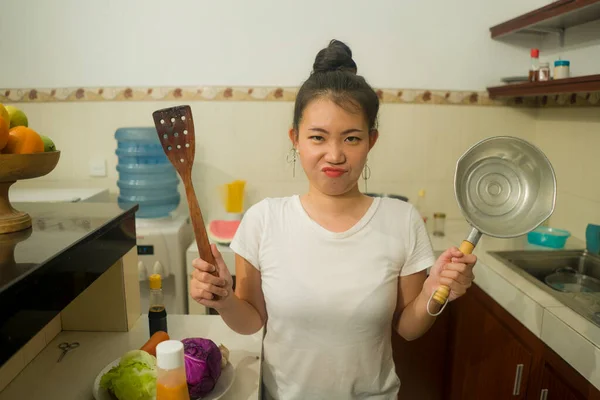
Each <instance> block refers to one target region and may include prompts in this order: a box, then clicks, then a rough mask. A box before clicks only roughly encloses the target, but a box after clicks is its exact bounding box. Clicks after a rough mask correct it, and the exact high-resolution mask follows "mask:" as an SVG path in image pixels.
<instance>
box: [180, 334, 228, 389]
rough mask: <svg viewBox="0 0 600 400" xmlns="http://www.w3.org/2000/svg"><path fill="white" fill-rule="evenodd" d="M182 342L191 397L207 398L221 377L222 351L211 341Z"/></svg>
mask: <svg viewBox="0 0 600 400" xmlns="http://www.w3.org/2000/svg"><path fill="white" fill-rule="evenodd" d="M181 342H182V343H183V351H184V354H185V374H186V377H187V384H188V391H189V394H190V397H191V398H193V399H197V398H201V397H203V396H206V395H207V394H208V393H210V392H211V391H212V390H213V389H214V387H215V385H216V383H217V381H218V380H219V377H220V376H221V357H222V355H221V350H219V348H218V347H217V345H216V344H215V342H213V341H212V340H210V339H204V338H187V339H183V340H182V341H181Z"/></svg>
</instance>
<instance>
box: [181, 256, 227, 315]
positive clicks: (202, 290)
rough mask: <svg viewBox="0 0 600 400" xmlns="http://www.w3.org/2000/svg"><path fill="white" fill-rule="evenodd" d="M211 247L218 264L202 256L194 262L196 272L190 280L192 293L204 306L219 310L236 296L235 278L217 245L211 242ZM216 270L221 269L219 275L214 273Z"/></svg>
mask: <svg viewBox="0 0 600 400" xmlns="http://www.w3.org/2000/svg"><path fill="white" fill-rule="evenodd" d="M210 248H211V251H212V254H213V256H214V257H215V263H216V264H217V265H211V264H209V263H207V262H206V261H204V260H203V259H201V258H196V259H195V260H194V261H193V262H192V266H193V267H194V272H192V280H191V282H190V295H191V296H192V298H193V299H194V300H196V301H197V302H198V303H200V304H202V305H203V306H206V307H210V308H214V309H215V310H219V309H222V308H224V307H225V306H226V304H227V302H228V301H229V300H230V299H231V297H232V296H234V294H233V278H232V277H231V274H230V273H229V270H228V269H227V265H225V261H223V257H222V256H221V253H220V252H219V250H218V249H217V246H216V245H214V244H211V246H210ZM215 270H216V271H219V276H218V277H216V276H214V275H213V273H214V272H215ZM215 296H217V297H216V300H215Z"/></svg>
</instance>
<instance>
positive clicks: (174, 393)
mask: <svg viewBox="0 0 600 400" xmlns="http://www.w3.org/2000/svg"><path fill="white" fill-rule="evenodd" d="M156 367H157V376H156V399H157V400H161V399H169V400H190V394H189V391H188V386H187V377H186V374H185V361H184V352H183V343H181V342H180V341H179V340H165V341H163V342H160V343H159V344H158V345H157V346H156Z"/></svg>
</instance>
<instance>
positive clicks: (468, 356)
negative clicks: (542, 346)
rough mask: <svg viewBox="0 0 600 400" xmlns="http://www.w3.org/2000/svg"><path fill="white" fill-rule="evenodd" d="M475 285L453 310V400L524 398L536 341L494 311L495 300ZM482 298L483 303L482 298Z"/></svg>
mask: <svg viewBox="0 0 600 400" xmlns="http://www.w3.org/2000/svg"><path fill="white" fill-rule="evenodd" d="M482 295H483V292H482V291H481V290H480V289H479V288H477V287H475V288H474V289H473V290H470V291H469V293H468V295H465V296H463V297H462V298H460V299H457V300H456V301H455V302H454V304H452V305H453V307H452V308H451V310H450V312H451V314H453V315H452V317H453V318H452V322H453V323H454V326H453V330H452V332H453V338H452V340H451V346H452V347H451V350H452V351H451V357H450V358H451V360H452V361H451V364H450V365H451V373H452V380H451V382H450V388H449V393H450V395H449V396H448V398H449V399H451V400H455V399H456V400H468V399H473V400H476V399H491V398H497V399H525V398H526V396H527V387H528V383H529V378H530V375H531V372H532V367H533V364H534V361H535V348H534V347H535V344H533V346H532V344H531V343H528V342H527V341H526V340H522V338H521V337H520V335H519V332H515V331H514V329H511V326H510V325H508V324H506V323H504V321H502V319H500V318H498V317H497V316H496V315H495V312H494V311H498V310H494V308H495V307H494V305H495V303H493V302H490V301H485V299H482ZM482 300H483V301H482Z"/></svg>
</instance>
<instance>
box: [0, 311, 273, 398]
mask: <svg viewBox="0 0 600 400" xmlns="http://www.w3.org/2000/svg"><path fill="white" fill-rule="evenodd" d="M168 329H169V336H170V337H171V338H173V339H178V340H181V339H184V338H187V337H204V338H208V339H211V340H213V341H214V342H215V343H216V344H217V345H219V344H223V345H224V346H226V347H227V348H228V349H229V350H230V358H229V361H230V362H231V364H232V365H233V367H234V369H235V379H234V382H233V385H232V386H231V388H230V389H229V390H228V392H227V393H226V394H225V395H224V396H223V397H222V398H221V400H258V399H260V397H259V396H260V381H261V379H260V368H261V360H262V335H263V331H262V329H261V330H260V331H259V332H257V333H255V334H254V335H247V336H246V335H239V334H237V333H235V332H234V331H232V330H231V329H230V328H229V327H228V326H227V325H226V324H225V323H224V322H223V320H222V319H221V317H220V316H218V315H169V316H168ZM146 340H148V318H147V315H145V314H143V315H142V316H141V317H140V318H139V319H138V321H137V322H136V324H135V325H134V327H133V329H132V330H131V331H129V332H77V331H63V332H61V333H60V334H59V335H58V336H57V337H56V338H55V339H54V340H53V341H52V342H50V343H49V344H48V346H47V347H46V348H45V349H44V350H43V351H42V352H41V353H40V354H39V355H38V356H37V357H36V358H35V359H34V360H33V361H32V362H31V363H30V364H29V365H28V366H27V367H26V368H25V369H24V370H23V372H21V374H19V376H18V377H17V378H16V379H15V380H13V381H12V382H11V383H10V385H8V386H7V387H6V389H5V390H4V391H3V392H1V393H0V400H14V399H28V400H48V399H62V400H93V395H92V385H93V383H94V380H95V379H96V376H97V375H98V374H99V373H100V371H101V370H102V369H103V368H104V367H105V366H106V365H107V364H109V363H110V362H112V361H113V360H115V359H118V358H119V357H121V356H122V355H123V354H124V353H125V352H127V351H129V350H132V349H137V348H140V347H141V346H142V345H143V344H144V343H145V342H146ZM74 341H77V342H79V343H80V346H79V347H78V348H77V349H75V350H72V351H71V352H69V353H68V354H67V355H66V356H65V357H64V358H63V360H62V361H61V362H60V363H58V362H57V359H58V357H59V355H60V353H61V351H60V350H59V349H58V345H59V343H62V342H74Z"/></svg>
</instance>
